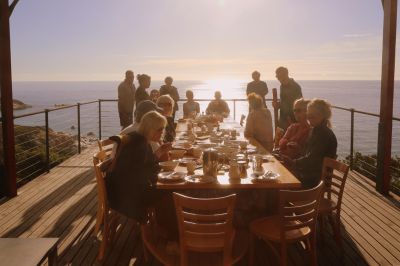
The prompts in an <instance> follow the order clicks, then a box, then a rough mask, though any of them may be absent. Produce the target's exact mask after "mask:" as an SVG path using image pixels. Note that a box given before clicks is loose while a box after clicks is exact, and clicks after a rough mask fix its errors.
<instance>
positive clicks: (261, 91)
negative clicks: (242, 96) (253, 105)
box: [246, 71, 268, 107]
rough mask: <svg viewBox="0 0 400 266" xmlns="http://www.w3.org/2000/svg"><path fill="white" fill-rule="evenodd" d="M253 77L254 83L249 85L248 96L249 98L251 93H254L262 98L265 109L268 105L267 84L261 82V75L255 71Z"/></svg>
mask: <svg viewBox="0 0 400 266" xmlns="http://www.w3.org/2000/svg"><path fill="white" fill-rule="evenodd" d="M251 77H252V78H253V81H252V82H249V83H248V84H247V90H246V95H247V96H249V94H250V93H253V92H254V93H255V94H257V95H258V96H260V97H261V99H262V100H263V105H264V107H267V104H266V103H265V96H266V95H267V94H268V86H267V83H266V82H265V81H261V80H260V77H261V74H260V72H258V71H254V72H253V73H252V74H251Z"/></svg>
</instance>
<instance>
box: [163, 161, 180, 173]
mask: <svg viewBox="0 0 400 266" xmlns="http://www.w3.org/2000/svg"><path fill="white" fill-rule="evenodd" d="M158 164H159V165H160V167H161V168H162V169H163V170H164V171H175V168H176V167H177V166H178V164H179V162H176V161H165V162H159V163H158Z"/></svg>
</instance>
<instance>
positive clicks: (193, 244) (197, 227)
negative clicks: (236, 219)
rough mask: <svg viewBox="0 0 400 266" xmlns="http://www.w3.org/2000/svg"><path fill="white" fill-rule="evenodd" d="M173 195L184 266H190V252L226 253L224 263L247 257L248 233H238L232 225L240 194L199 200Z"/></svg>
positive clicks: (230, 263) (229, 263)
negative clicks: (236, 202)
mask: <svg viewBox="0 0 400 266" xmlns="http://www.w3.org/2000/svg"><path fill="white" fill-rule="evenodd" d="M173 197H174V202H175V208H176V215H177V218H178V227H179V241H180V265H181V266H184V265H188V261H189V260H188V252H189V251H194V252H201V253H203V252H207V253H208V252H222V264H223V265H232V264H234V263H236V262H237V261H239V260H240V259H241V258H242V257H243V256H244V254H245V253H246V251H247V246H248V245H247V243H248V234H241V233H240V232H236V231H235V230H234V228H233V225H232V220H233V208H234V203H235V199H236V195H234V194H233V195H229V196H226V197H221V198H201V199H199V198H191V197H187V196H184V195H181V194H178V193H174V194H173ZM235 241H236V243H235ZM239 241H240V242H239Z"/></svg>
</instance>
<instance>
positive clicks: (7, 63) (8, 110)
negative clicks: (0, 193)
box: [0, 0, 17, 197]
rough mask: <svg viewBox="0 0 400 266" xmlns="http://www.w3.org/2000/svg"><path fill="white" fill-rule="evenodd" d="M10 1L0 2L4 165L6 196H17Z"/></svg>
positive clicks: (0, 85) (0, 68)
mask: <svg viewBox="0 0 400 266" xmlns="http://www.w3.org/2000/svg"><path fill="white" fill-rule="evenodd" d="M9 15H10V13H9V6H8V0H0V88H1V115H2V119H3V124H2V130H3V146H4V164H5V169H6V176H5V177H3V178H5V180H4V184H5V194H6V196H8V197H14V196H16V195H17V177H16V176H17V175H16V165H15V147H14V120H13V115H14V114H13V98H12V79H11V48H10V21H9Z"/></svg>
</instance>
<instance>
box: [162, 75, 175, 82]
mask: <svg viewBox="0 0 400 266" xmlns="http://www.w3.org/2000/svg"><path fill="white" fill-rule="evenodd" d="M167 79H170V80H172V81H174V79H173V78H172V77H170V76H168V77H165V79H164V82H167Z"/></svg>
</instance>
